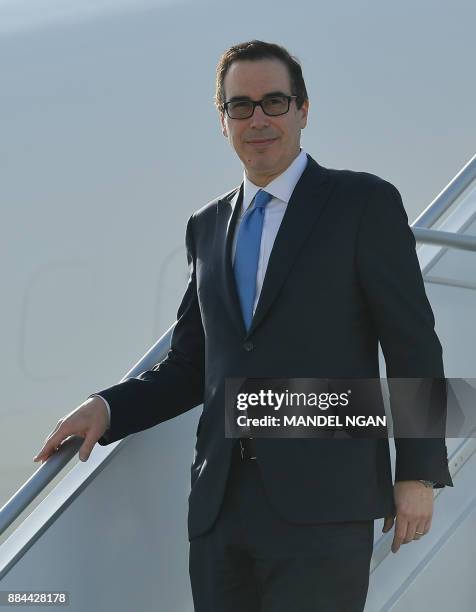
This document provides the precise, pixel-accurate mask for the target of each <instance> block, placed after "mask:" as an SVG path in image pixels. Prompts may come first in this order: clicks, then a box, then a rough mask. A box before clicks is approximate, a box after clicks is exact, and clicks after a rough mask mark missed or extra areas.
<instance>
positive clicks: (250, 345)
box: [243, 342, 255, 351]
mask: <svg viewBox="0 0 476 612" xmlns="http://www.w3.org/2000/svg"><path fill="white" fill-rule="evenodd" d="M243 348H244V349H245V351H252V350H253V349H254V348H255V345H254V344H253V343H252V342H245V343H244V344H243Z"/></svg>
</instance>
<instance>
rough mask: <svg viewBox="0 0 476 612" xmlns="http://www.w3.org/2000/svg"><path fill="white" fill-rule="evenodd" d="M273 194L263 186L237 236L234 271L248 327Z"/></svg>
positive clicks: (248, 326)
mask: <svg viewBox="0 0 476 612" xmlns="http://www.w3.org/2000/svg"><path fill="white" fill-rule="evenodd" d="M272 199H273V196H272V195H271V194H269V193H267V192H266V191H263V190H262V189H260V190H259V191H258V192H257V194H256V196H255V199H254V204H253V206H250V207H249V208H248V210H247V211H246V213H245V214H244V216H243V219H242V220H241V224H240V228H239V231H238V237H237V240H236V250H235V260H234V262H233V271H234V273H235V281H236V288H237V291H238V297H239V299H240V305H241V312H242V314H243V321H244V322H245V326H246V329H247V330H248V329H249V328H250V325H251V319H252V318H253V305H254V302H255V296H256V273H257V271H258V259H259V249H260V244H261V234H262V232H263V221H264V207H265V206H266V204H268V202H269V201H270V200H272Z"/></svg>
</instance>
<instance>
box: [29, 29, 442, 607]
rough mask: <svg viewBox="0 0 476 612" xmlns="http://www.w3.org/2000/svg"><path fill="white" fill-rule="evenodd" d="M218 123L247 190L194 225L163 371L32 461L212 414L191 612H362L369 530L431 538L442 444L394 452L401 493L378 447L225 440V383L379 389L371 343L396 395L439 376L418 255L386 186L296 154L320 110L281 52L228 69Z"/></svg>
mask: <svg viewBox="0 0 476 612" xmlns="http://www.w3.org/2000/svg"><path fill="white" fill-rule="evenodd" d="M216 105H217V108H218V111H219V114H220V121H221V126H222V130H223V134H224V135H225V137H227V138H228V139H229V141H230V143H231V145H232V146H233V148H234V150H235V151H236V153H237V155H238V156H239V158H240V159H241V161H242V162H243V165H244V169H245V173H244V180H243V182H242V184H241V185H240V187H238V188H236V189H233V190H231V191H230V192H228V193H226V194H224V195H223V196H221V197H219V198H216V199H214V200H213V201H211V202H209V203H208V204H207V205H206V206H204V207H203V208H201V209H200V210H198V211H197V212H195V213H194V214H193V215H192V216H191V217H190V219H189V221H188V224H187V230H186V248H187V257H188V262H189V266H190V278H189V282H188V286H187V289H186V291H185V294H184V297H183V299H182V302H181V304H180V307H179V310H178V316H177V324H176V326H175V329H174V332H173V337H172V343H171V348H170V351H169V353H168V355H167V357H166V359H164V360H163V361H162V362H161V363H159V364H157V365H156V366H155V367H154V368H153V369H152V370H150V371H148V372H144V373H143V374H141V375H140V376H138V377H136V378H130V379H127V380H126V381H124V382H122V383H120V384H117V385H114V386H113V387H110V388H108V389H105V390H103V391H100V392H99V393H98V394H94V395H93V396H91V397H90V398H89V399H88V400H87V401H86V402H85V403H84V404H83V405H82V406H80V407H79V408H78V409H77V410H76V411H74V412H73V413H72V414H70V415H68V416H67V418H66V419H65V420H64V421H63V422H60V423H59V424H58V427H57V429H56V430H55V431H54V432H53V433H52V434H51V436H50V437H49V438H48V441H47V443H45V445H44V447H43V449H42V450H41V451H40V453H38V455H37V459H39V458H42V459H45V458H46V457H47V456H48V455H49V454H51V452H53V451H54V449H55V448H57V447H58V445H59V444H60V443H61V441H62V440H63V439H64V438H65V437H67V436H68V435H71V434H73V433H79V431H82V432H83V435H85V437H86V440H85V442H84V444H83V446H82V447H81V450H80V456H81V455H82V456H83V459H84V460H85V459H87V457H88V456H89V453H90V452H91V450H92V447H93V446H94V444H95V443H96V441H98V442H99V444H101V445H105V444H110V443H111V442H114V441H115V440H118V439H120V438H123V437H124V436H126V435H129V434H131V433H134V432H137V431H141V430H143V429H146V428H148V427H152V426H154V425H156V424H158V423H160V422H163V421H165V420H167V419H170V418H173V417H174V416H177V415H179V414H181V413H183V412H185V411H187V410H190V409H191V408H193V407H195V406H197V405H199V404H202V403H203V412H202V415H201V417H200V421H199V425H198V428H197V441H196V449H195V451H196V452H195V458H194V461H193V465H192V466H191V493H190V496H189V520H188V531H189V539H190V576H191V582H192V591H193V597H194V603H195V609H196V610H197V612H231V611H235V610H236V611H238V610H240V611H241V610H247V612H258V610H261V611H262V612H284V611H286V612H288V611H289V610H291V609H292V610H295V611H296V612H311V611H313V612H318V611H321V610H322V611H323V612H333V611H336V612H337V611H339V612H354V611H355V612H357V611H361V610H363V608H364V605H365V599H366V596H367V589H368V579H369V565H370V558H371V554H372V545H373V524H374V519H376V518H379V517H385V525H384V531H388V530H389V529H390V528H391V527H392V525H393V523H394V520H396V522H395V536H394V541H393V544H392V550H393V552H396V551H397V550H398V548H399V546H400V545H401V544H402V543H409V542H411V541H412V540H414V539H419V538H420V537H422V536H423V535H424V534H425V533H427V532H428V531H429V529H430V524H431V517H432V512H433V491H432V486H437V487H443V486H445V485H450V486H452V484H453V483H452V481H451V477H450V475H449V472H448V463H447V452H446V445H445V440H444V438H443V439H441V438H440V439H439V438H425V439H423V438H421V439H419V438H396V439H395V444H396V469H395V481H396V482H395V485H393V483H392V473H391V466H390V455H389V445H388V440H387V439H386V438H377V439H376V438H373V439H372V438H352V437H350V438H349V437H347V438H346V439H339V438H338V436H335V437H333V436H330V437H326V438H312V437H308V438H265V437H263V438H259V437H257V438H246V437H243V438H242V439H240V440H237V439H234V438H230V437H227V436H226V435H225V413H224V409H225V382H226V380H227V379H233V378H245V379H246V378H254V379H256V378H262V379H269V378H273V379H276V378H278V379H289V378H354V379H355V378H361V379H364V378H378V377H379V376H380V373H379V365H378V341H380V343H381V346H382V350H383V353H384V356H385V361H386V368H387V376H388V377H408V378H415V377H431V378H433V377H434V378H437V379H440V378H444V372H443V363H442V349H441V345H440V343H439V340H438V338H437V336H436V334H435V331H434V317H433V313H432V310H431V307H430V304H429V302H428V300H427V298H426V294H425V290H424V285H423V281H422V277H421V272H420V268H419V265H418V260H417V257H416V253H415V239H414V237H413V234H412V232H411V230H410V228H409V227H408V218H407V215H406V213H405V210H404V207H403V204H402V201H401V197H400V194H399V192H398V190H397V189H396V188H395V187H394V186H393V185H392V184H391V183H389V182H387V181H385V180H383V179H381V178H379V177H377V176H375V175H372V174H369V173H366V172H353V171H348V170H333V169H327V168H324V167H323V166H321V165H320V164H318V163H317V162H316V161H315V160H314V159H312V157H311V156H309V155H308V154H306V153H305V152H304V151H303V150H302V149H301V148H300V136H301V130H302V129H303V128H304V127H305V126H306V122H307V115H308V108H309V101H308V96H307V92H306V88H305V84H304V80H303V77H302V72H301V68H300V65H299V63H298V62H297V61H296V60H295V59H294V58H293V57H292V56H290V55H289V53H288V52H287V51H286V50H285V49H284V48H282V47H280V46H278V45H274V44H270V43H264V42H261V41H250V42H247V43H242V44H240V45H236V46H234V47H231V48H230V49H229V50H228V51H226V52H225V53H224V55H223V56H222V58H221V59H220V62H219V64H218V67H217V88H216ZM106 408H107V410H108V411H109V414H108V412H107V411H106ZM80 422H81V426H80V425H79V423H80ZM85 423H87V426H85ZM84 432H86V433H84Z"/></svg>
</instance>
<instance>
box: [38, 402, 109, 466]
mask: <svg viewBox="0 0 476 612" xmlns="http://www.w3.org/2000/svg"><path fill="white" fill-rule="evenodd" d="M108 427H109V414H108V410H107V408H106V404H105V403H104V401H103V400H102V399H101V398H100V397H90V398H88V399H87V400H86V401H85V402H83V403H82V404H80V405H79V406H78V407H77V408H75V409H74V410H73V411H72V412H70V413H69V414H67V415H65V416H64V417H63V418H62V419H60V420H59V421H58V423H57V425H56V427H55V428H54V429H53V431H52V432H51V433H50V435H49V436H48V437H47V438H46V441H45V443H44V444H43V448H42V449H41V450H40V452H39V453H38V454H37V455H36V456H35V457H34V458H33V461H35V462H36V461H41V463H43V462H44V461H46V460H47V459H48V457H49V456H50V455H52V454H53V453H54V452H56V451H57V450H58V447H59V446H60V445H61V443H62V442H63V441H64V440H65V439H66V438H69V436H74V435H77V436H80V437H81V438H84V442H83V444H82V445H81V448H80V449H79V458H80V459H81V461H87V460H88V458H89V455H90V454H91V451H92V450H93V448H94V445H95V444H96V442H97V441H98V440H99V438H101V436H102V435H103V434H104V432H105V431H106V429H108Z"/></svg>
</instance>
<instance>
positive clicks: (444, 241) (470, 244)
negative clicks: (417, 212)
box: [412, 226, 476, 251]
mask: <svg viewBox="0 0 476 612" xmlns="http://www.w3.org/2000/svg"><path fill="white" fill-rule="evenodd" d="M412 231H413V234H414V235H415V238H416V240H417V241H418V242H423V243H425V244H437V245H440V246H447V247H450V248H453V249H460V250H464V251H476V236H467V235H465V234H456V233H454V232H443V231H441V230H432V229H426V228H422V227H414V226H412Z"/></svg>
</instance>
